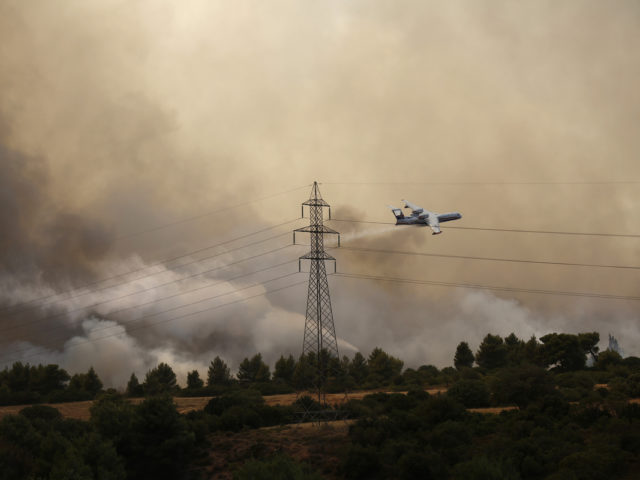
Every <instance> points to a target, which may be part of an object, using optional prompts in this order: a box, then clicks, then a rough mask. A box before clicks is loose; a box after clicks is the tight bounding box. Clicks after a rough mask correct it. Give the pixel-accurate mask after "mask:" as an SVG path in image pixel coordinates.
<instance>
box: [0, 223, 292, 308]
mask: <svg viewBox="0 0 640 480" xmlns="http://www.w3.org/2000/svg"><path fill="white" fill-rule="evenodd" d="M297 220H299V219H297V218H296V219H293V220H288V221H286V222H282V223H279V224H277V225H273V226H271V227H267V228H263V229H261V230H257V231H255V232H251V233H247V234H245V235H241V236H239V237H234V238H231V239H229V240H225V241H224V242H219V243H216V244H214V245H208V246H206V247H202V248H199V249H197V250H192V251H190V252H187V253H185V254H182V255H178V256H175V257H169V258H165V259H163V260H159V261H156V262H154V263H151V264H149V265H146V266H144V267H140V268H136V269H133V270H129V271H128V272H122V273H119V274H116V275H112V276H110V277H105V278H102V279H100V280H96V281H94V282H91V283H87V284H84V285H81V286H79V287H77V288H73V289H69V290H65V291H63V292H59V293H53V294H51V295H46V296H43V297H38V298H33V299H31V300H27V301H24V302H20V303H18V304H14V305H11V306H9V307H5V308H3V309H0V313H5V312H7V313H21V312H23V311H25V310H30V309H31V308H40V307H42V306H43V305H35V306H29V305H30V304H32V303H36V302H39V301H42V300H48V299H50V298H54V297H60V296H62V295H65V294H67V293H71V292H74V291H76V290H77V289H80V288H89V287H92V286H94V285H99V284H101V283H104V282H107V281H109V280H114V279H116V278H122V277H126V276H128V275H131V274H133V273H138V272H141V271H143V270H148V269H151V268H153V267H157V266H160V265H166V264H167V263H171V262H174V261H176V260H180V259H181V258H187V257H191V256H192V255H195V254H197V253H202V252H205V251H207V250H211V249H214V248H217V247H221V246H223V245H227V244H229V243H233V242H236V241H238V240H243V239H245V238H248V237H252V236H254V235H258V234H260V233H264V232H267V231H269V230H273V229H275V228H278V227H282V226H284V225H288V224H290V223H293V222H295V221H297ZM282 235H284V234H281V235H276V236H273V237H269V238H266V239H264V240H259V241H257V242H254V243H249V244H246V245H243V246H241V247H237V248H235V249H231V250H226V251H225V252H222V253H220V254H216V255H213V256H211V257H205V258H207V259H208V258H213V257H216V256H219V255H224V254H226V253H230V252H234V251H236V250H240V249H242V248H245V247H248V246H251V245H256V244H258V243H262V242H266V241H269V240H272V239H274V238H277V237H280V236H282ZM198 261H200V259H199V260H195V261H194V262H198ZM194 262H190V263H194ZM190 263H186V264H182V265H178V266H179V267H182V266H186V265H189V264H190ZM164 272H165V271H162V272H155V273H152V274H150V275H147V276H151V275H156V274H158V273H164ZM141 278H145V276H142V277H137V278H135V279H133V280H130V281H127V282H122V283H116V284H113V285H108V286H106V287H101V288H100V289H95V290H89V291H86V292H82V293H77V294H75V295H72V296H68V297H65V299H66V300H71V299H73V298H77V297H80V296H83V295H88V294H90V293H95V292H99V291H102V290H106V289H109V288H113V287H116V286H119V285H123V284H126V283H131V282H133V281H136V280H139V279H141ZM50 303H54V302H50ZM23 306H26V308H24V309H21V308H20V307H23Z"/></svg>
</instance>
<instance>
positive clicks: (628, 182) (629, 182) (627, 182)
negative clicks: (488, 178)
mask: <svg viewBox="0 0 640 480" xmlns="http://www.w3.org/2000/svg"><path fill="white" fill-rule="evenodd" d="M637 184H640V181H634V180H611V181H606V180H603V181H577V182H322V185H349V186H382V185H394V186H411V185H418V186H453V185H460V186H509V185H637Z"/></svg>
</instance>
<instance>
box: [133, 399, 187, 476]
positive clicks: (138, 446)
mask: <svg viewBox="0 0 640 480" xmlns="http://www.w3.org/2000/svg"><path fill="white" fill-rule="evenodd" d="M195 447H196V444H195V435H194V433H193V432H191V431H190V430H189V427H188V424H187V421H186V419H185V418H184V417H183V416H182V415H180V413H178V410H177V409H176V405H175V404H174V403H173V400H172V398H171V397H169V396H166V395H163V396H157V397H152V398H147V399H146V400H145V401H144V402H142V403H141V404H140V405H138V406H136V407H135V412H134V416H133V421H132V424H131V450H132V451H131V455H130V456H128V457H127V462H128V465H127V467H128V468H127V470H128V476H127V478H136V479H154V480H156V479H179V478H185V477H186V476H187V474H188V473H190V472H189V469H188V468H185V465H188V464H189V460H190V458H191V457H192V456H193V455H194V454H195V452H196V450H195Z"/></svg>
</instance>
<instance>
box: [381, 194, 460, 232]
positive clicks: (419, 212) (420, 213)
mask: <svg viewBox="0 0 640 480" xmlns="http://www.w3.org/2000/svg"><path fill="white" fill-rule="evenodd" d="M402 201H403V202H404V208H410V209H411V216H409V217H405V216H404V213H402V210H401V209H400V208H396V207H392V206H389V208H390V209H391V211H392V212H393V214H394V215H395V216H396V225H428V226H430V227H431V230H433V233H432V235H437V234H439V233H442V230H440V223H441V222H450V221H451V220H458V219H460V218H462V215H460V214H459V213H458V212H452V213H434V212H429V211H428V210H425V209H424V208H422V207H419V206H418V205H414V204H413V203H411V202H408V201H407V200H402Z"/></svg>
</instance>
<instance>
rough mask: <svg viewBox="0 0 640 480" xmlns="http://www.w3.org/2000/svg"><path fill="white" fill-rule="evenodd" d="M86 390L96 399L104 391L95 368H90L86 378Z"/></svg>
mask: <svg viewBox="0 0 640 480" xmlns="http://www.w3.org/2000/svg"><path fill="white" fill-rule="evenodd" d="M84 389H85V390H86V391H87V392H89V393H90V394H91V395H92V396H94V397H95V396H96V395H97V394H98V392H100V390H102V382H101V381H100V378H99V377H98V374H97V373H96V371H95V370H94V369H93V367H89V371H88V372H87V376H86V378H85V384H84Z"/></svg>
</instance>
